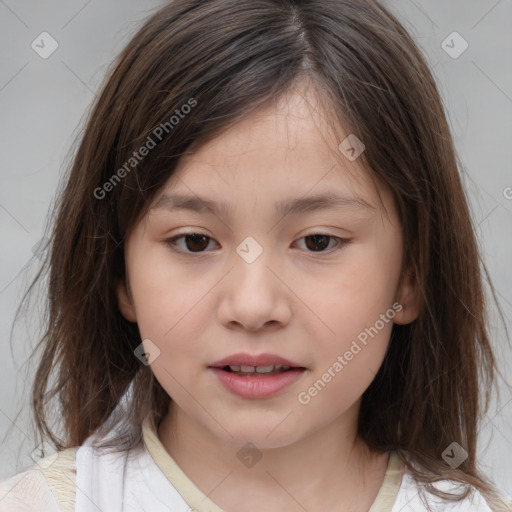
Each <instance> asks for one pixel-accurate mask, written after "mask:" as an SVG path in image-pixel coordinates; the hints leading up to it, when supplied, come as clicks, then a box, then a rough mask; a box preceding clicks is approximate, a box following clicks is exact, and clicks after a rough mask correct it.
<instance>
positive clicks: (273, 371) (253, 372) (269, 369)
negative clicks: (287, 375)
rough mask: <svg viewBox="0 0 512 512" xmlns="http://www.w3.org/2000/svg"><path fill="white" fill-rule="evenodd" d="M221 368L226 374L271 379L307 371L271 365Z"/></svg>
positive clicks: (298, 367)
mask: <svg viewBox="0 0 512 512" xmlns="http://www.w3.org/2000/svg"><path fill="white" fill-rule="evenodd" d="M213 368H219V370H223V371H225V372H229V373H233V374H234V375H238V376H239V377H270V376H271V375H278V374H280V373H284V372H290V371H293V370H305V368H303V367H301V366H297V367H295V366H285V365H279V364H278V365H274V364H269V365H265V366H249V365H225V366H223V367H215V366H214V367H213Z"/></svg>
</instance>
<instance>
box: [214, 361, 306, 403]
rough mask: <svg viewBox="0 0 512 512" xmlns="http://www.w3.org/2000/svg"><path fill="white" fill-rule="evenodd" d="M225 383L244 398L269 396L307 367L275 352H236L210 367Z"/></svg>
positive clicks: (301, 373)
mask: <svg viewBox="0 0 512 512" xmlns="http://www.w3.org/2000/svg"><path fill="white" fill-rule="evenodd" d="M208 368H209V369H210V370H211V371H212V372H213V373H214V374H215V375H216V376H217V378H218V379H219V381H220V382H221V383H222V385H223V386H224V387H225V388H226V389H227V390H229V391H230V392H232V393H234V394H235V395H238V396H240V397H243V398H252V399H256V398H267V397H271V396H274V395H276V394H278V393H279V392H280V391H282V390H284V389H285V388H287V387H288V386H291V385H292V384H294V383H295V382H296V381H297V380H298V379H299V378H300V377H301V376H302V375H303V373H304V372H305V371H306V370H307V368H306V367H304V366H301V365H300V364H298V363H294V362H293V361H289V360H287V359H284V358H282V357H280V356H277V355H275V354H260V355H257V356H253V355H250V354H234V355H232V356H228V357H226V358H224V359H221V360H220V361H216V362H215V363H212V364H211V365H209V367H208Z"/></svg>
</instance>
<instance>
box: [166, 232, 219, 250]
mask: <svg viewBox="0 0 512 512" xmlns="http://www.w3.org/2000/svg"><path fill="white" fill-rule="evenodd" d="M181 238H183V239H185V246H186V249H189V250H190V252H192V253H195V252H197V253H201V252H204V249H205V248H206V247H208V245H209V244H208V240H213V239H212V238H210V237H209V236H206V235H202V234H201V233H183V234H181V235H178V236H175V237H173V238H169V239H167V240H165V245H167V246H170V247H171V249H173V250H176V249H174V247H176V246H180V244H178V243H177V241H178V240H180V239H181ZM178 252H185V253H187V252H188V251H187V250H184V249H183V248H181V247H180V249H178Z"/></svg>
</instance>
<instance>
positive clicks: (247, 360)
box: [209, 353, 306, 377]
mask: <svg viewBox="0 0 512 512" xmlns="http://www.w3.org/2000/svg"><path fill="white" fill-rule="evenodd" d="M209 368H217V369H219V370H223V371H225V372H229V373H233V374H236V375H239V376H243V377H262V376H271V375H277V374H280V373H284V372H289V371H293V370H305V369H306V368H305V367H304V366H301V365H300V364H298V363H295V362H293V361H289V360H288V359H284V358H283V357H281V356H278V355H276V354H259V355H251V354H245V353H240V354H233V355H231V356H228V357H225V358H224V359H221V360H219V361H215V362H214V363H212V364H211V365H210V366H209Z"/></svg>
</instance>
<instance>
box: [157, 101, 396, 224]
mask: <svg viewBox="0 0 512 512" xmlns="http://www.w3.org/2000/svg"><path fill="white" fill-rule="evenodd" d="M347 135H348V134H347V133H346V131H344V130H343V128H342V127H334V129H333V125H332V124H330V123H328V122H327V121H326V119H325V116H324V112H323V110H322V108H320V106H319V103H318V101H317V99H316V95H315V94H312V93H311V92H307V93H304V92H303V91H299V92H297V91H295V92H293V91H292V92H288V93H287V94H286V95H284V96H283V97H282V98H281V99H280V101H279V102H276V103H273V104H270V105H267V106H265V107H263V108H261V109H260V110H258V111H256V112H254V113H252V114H250V115H248V116H246V117H245V118H244V119H242V120H241V121H240V122H238V123H237V124H236V125H234V126H232V127H231V128H229V129H227V130H225V131H224V132H222V133H221V134H219V135H217V136H216V137H214V138H213V139H211V140H209V141H208V142H206V143H204V144H203V145H201V146H199V147H196V148H195V149H194V150H193V151H191V152H189V153H188V154H186V155H184V156H183V157H181V159H180V161H179V162H178V165H177V167H176V169H175V170H174V172H173V174H172V175H171V177H170V178H169V179H168V181H167V183H166V184H165V185H164V187H162V189H161V191H160V193H159V194H157V195H156V198H155V200H154V202H153V203H152V205H151V206H152V208H153V209H154V208H162V207H166V208H171V207H174V206H176V205H178V206H179V205H182V206H183V205H185V206H187V207H192V208H195V209H196V210H197V211H199V210H202V211H208V210H212V209H213V210H215V209H216V210H217V211H218V213H222V214H224V215H228V214H229V213H230V212H231V213H232V210H233V208H236V204H237V203H239V202H242V203H244V202H247V201H252V202H256V201H259V202H262V201H263V202H265V201H266V202H268V201H272V202H273V203H275V208H276V211H277V213H278V214H281V215H284V214H286V213H290V211H293V210H295V211H298V210H300V209H302V210H307V208H308V207H311V206H314V204H315V202H316V205H319V204H320V203H322V202H323V203H324V204H326V203H327V202H331V203H337V205H338V206H340V205H342V203H344V204H343V206H344V207H346V208H349V207H350V208H351V209H352V210H353V211H356V210H360V211H361V212H362V210H363V208H364V207H366V210H367V212H368V213H369V212H370V211H371V210H372V209H373V210H378V209H379V207H380V206H385V203H383V204H380V197H379V191H378V190H377V189H376V187H375V182H374V181H373V180H372V178H371V175H370V172H369V171H368V170H367V169H365V168H364V167H363V166H362V165H361V164H360V163H359V162H358V161H357V159H356V160H354V161H350V160H348V159H347V158H346V157H345V156H344V155H343V154H342V153H341V151H340V150H339V149H338V146H339V144H340V142H341V141H342V140H344V139H345V138H346V137H347ZM382 192H384V193H385V190H382ZM384 195H385V194H384ZM177 196H180V197H177ZM194 196H195V198H194ZM328 196H330V197H328ZM208 198H210V199H215V204H212V201H209V200H208ZM292 199H294V201H292ZM388 200H389V198H388ZM379 205H380V206H379Z"/></svg>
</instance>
